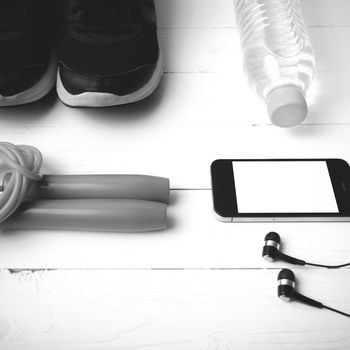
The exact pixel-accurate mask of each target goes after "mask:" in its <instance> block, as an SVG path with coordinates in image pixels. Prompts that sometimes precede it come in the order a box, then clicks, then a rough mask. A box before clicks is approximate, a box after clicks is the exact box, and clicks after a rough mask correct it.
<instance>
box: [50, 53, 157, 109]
mask: <svg viewBox="0 0 350 350" xmlns="http://www.w3.org/2000/svg"><path fill="white" fill-rule="evenodd" d="M162 75H163V56H162V54H161V53H160V54H159V59H158V62H157V65H156V69H155V70H154V72H153V75H152V78H151V79H150V80H149V81H148V82H147V84H145V85H144V86H143V87H142V88H141V89H139V90H137V91H135V92H133V93H131V94H129V95H125V96H118V95H115V94H111V93H104V92H83V93H81V94H78V95H72V94H70V93H69V92H68V91H67V90H66V89H65V88H64V86H63V84H62V81H61V78H60V74H59V72H58V74H57V85H56V88H57V94H58V97H59V98H60V100H61V101H62V102H63V103H64V104H66V105H68V106H71V107H110V106H119V105H124V104H128V103H133V102H137V101H141V100H143V99H145V98H146V97H148V96H150V95H151V94H152V93H153V92H154V90H155V89H156V88H157V86H158V85H159V83H160V80H161V78H162Z"/></svg>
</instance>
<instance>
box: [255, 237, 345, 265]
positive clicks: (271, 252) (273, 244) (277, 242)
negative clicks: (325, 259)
mask: <svg viewBox="0 0 350 350" xmlns="http://www.w3.org/2000/svg"><path fill="white" fill-rule="evenodd" d="M280 247H281V237H280V235H279V234H278V233H277V232H269V233H268V234H267V235H266V236H265V244H264V247H263V251H262V256H263V258H264V259H265V260H266V261H269V262H273V261H275V260H277V259H279V260H282V261H285V262H288V263H290V264H294V265H301V266H305V265H308V266H316V267H324V268H327V269H339V268H341V267H346V266H350V263H347V264H342V265H321V264H314V263H309V262H306V261H304V260H300V259H297V258H294V257H292V256H289V255H286V254H283V253H282V252H280Z"/></svg>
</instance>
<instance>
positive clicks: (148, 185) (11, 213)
mask: <svg viewBox="0 0 350 350" xmlns="http://www.w3.org/2000/svg"><path fill="white" fill-rule="evenodd" d="M41 164H42V155H41V153H40V151H39V150H38V149H36V148H34V147H31V146H26V145H18V146H16V145H13V144H11V143H7V142H0V170H1V171H2V173H4V177H3V181H2V184H1V185H0V229H2V230H17V229H70V230H86V231H88V230H93V231H112V232H118V231H122V232H145V231H156V230H164V229H165V228H166V227H167V205H168V201H169V180H168V179H166V178H161V177H155V176H144V175H41V174H39V172H40V169H41Z"/></svg>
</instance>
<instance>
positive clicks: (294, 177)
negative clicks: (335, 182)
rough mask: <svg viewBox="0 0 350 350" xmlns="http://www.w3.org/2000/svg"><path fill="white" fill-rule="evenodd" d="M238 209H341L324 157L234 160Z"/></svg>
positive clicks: (258, 211) (274, 210)
mask: <svg viewBox="0 0 350 350" xmlns="http://www.w3.org/2000/svg"><path fill="white" fill-rule="evenodd" d="M232 163H233V174H234V181H235V188H236V198H237V205H238V212H239V213H339V209H338V205H337V201H336V197H335V194H334V191H333V186H332V182H331V178H330V175H329V171H328V167H327V163H326V162H325V161H312V162H307V161H302V162H301V161H290V162H288V161H278V162H272V161H266V162H265V161H260V162H257V161H251V162H250V161H248V162H242V161H233V162H232Z"/></svg>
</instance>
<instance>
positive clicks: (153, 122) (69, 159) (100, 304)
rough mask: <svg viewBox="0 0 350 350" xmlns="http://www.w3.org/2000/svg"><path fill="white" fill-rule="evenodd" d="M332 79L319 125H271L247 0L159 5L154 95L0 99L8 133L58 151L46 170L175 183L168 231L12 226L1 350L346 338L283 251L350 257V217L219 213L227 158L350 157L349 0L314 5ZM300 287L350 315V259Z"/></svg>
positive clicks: (298, 345)
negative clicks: (159, 62)
mask: <svg viewBox="0 0 350 350" xmlns="http://www.w3.org/2000/svg"><path fill="white" fill-rule="evenodd" d="M303 6H304V9H305V16H306V20H307V24H308V26H309V31H310V35H311V38H312V41H313V43H314V47H315V51H316V55H317V65H318V66H317V67H318V69H317V78H316V81H315V83H314V84H313V88H312V90H311V91H310V94H309V102H310V116H309V118H308V119H307V121H306V123H305V124H304V125H301V126H298V127H296V128H294V129H291V130H283V129H279V128H276V127H274V126H272V125H270V123H269V121H268V118H267V116H266V112H265V107H264V105H263V104H262V103H261V102H259V101H258V100H257V99H256V97H255V96H254V95H253V93H252V92H250V90H249V88H248V87H247V84H246V81H245V78H244V76H243V74H242V71H241V62H240V55H239V52H240V49H239V44H238V39H237V36H236V34H235V29H234V20H233V10H232V0H158V2H157V7H158V16H159V27H160V30H159V34H160V39H161V44H162V49H163V51H164V54H165V59H166V73H165V75H164V79H163V81H162V83H161V86H160V88H159V89H158V90H157V92H156V93H155V95H154V96H153V97H151V98H150V99H148V100H147V101H145V102H142V103H139V104H136V105H133V106H126V107H121V108H111V109H104V110H95V109H91V110H87V109H84V110H79V109H70V108H68V107H65V106H64V105H62V104H61V103H60V102H58V101H57V100H56V96H55V95H54V94H52V95H51V96H49V97H48V98H46V99H45V100H43V101H41V102H39V103H36V104H32V105H30V106H26V107H21V108H15V109H3V110H0V122H1V129H0V139H1V140H6V141H10V142H12V143H19V144H30V145H34V146H36V147H38V148H39V149H40V150H42V152H43V154H44V159H45V164H44V172H45V173H55V174H66V173H69V174H77V173H145V174H153V175H160V176H167V177H170V178H171V182H172V189H173V190H172V192H171V206H170V209H169V216H170V220H169V224H170V225H169V226H170V227H169V229H168V230H167V231H165V232H161V233H150V234H110V233H108V234H107V233H88V232H54V231H51V232H50V231H48V232H46V231H45V232H35V231H29V232H12V233H0V271H1V272H0V349H3V350H13V349H16V350H21V349H23V350H24V349H25V350H41V349H42V350H44V349H45V350H51V349H55V350H56V349H57V350H58V349H64V350H80V349H88V350H102V349H103V350H107V349H113V350H116V349H142V350H148V349H152V350H153V349H161V350H173V349H176V350H178V349H181V350H182V349H186V350H187V349H189V350H199V349H205V350H233V349H249V350H254V349H268V350H273V349H293V350H294V349H327V350H329V349H346V350H348V349H349V348H350V320H349V319H346V318H344V317H341V316H338V315H336V314H332V313H331V312H328V311H323V310H318V309H313V308H311V307H307V306H304V305H302V304H297V303H282V302H281V301H280V300H278V298H277V296H276V278H277V274H278V271H279V269H280V268H281V267H284V266H285V265H284V264H283V263H282V264H280V263H275V264H272V265H271V264H267V263H265V262H264V261H263V259H262V258H261V249H262V245H263V238H264V236H265V234H266V233H267V232H269V231H270V230H276V231H278V232H280V234H281V235H282V236H283V239H284V250H285V251H286V252H289V253H292V254H296V255H297V256H299V257H301V258H308V259H310V260H313V261H315V262H320V263H329V264H332V263H334V264H336V263H342V262H346V261H349V260H350V224H346V223H345V224H344V223H337V224H329V223H327V224H317V223H312V224H305V223H300V224H223V223H220V222H218V221H216V219H215V218H214V216H213V213H212V202H211V193H210V190H209V188H210V176H209V166H210V163H211V162H212V161H213V160H214V159H216V158H224V157H227V158H235V157H237V158H250V157H254V158H259V157H340V158H344V159H345V160H347V161H350V1H349V0H304V1H303ZM294 271H295V273H296V274H297V277H298V286H299V289H300V290H301V291H302V292H303V293H305V294H307V295H309V296H310V297H314V298H316V299H319V300H321V301H322V302H324V303H326V304H329V305H331V306H333V307H336V308H339V309H342V310H344V311H346V310H347V311H348V312H350V269H342V270H339V271H327V270H321V269H316V268H304V269H301V268H299V269H298V268H294Z"/></svg>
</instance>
